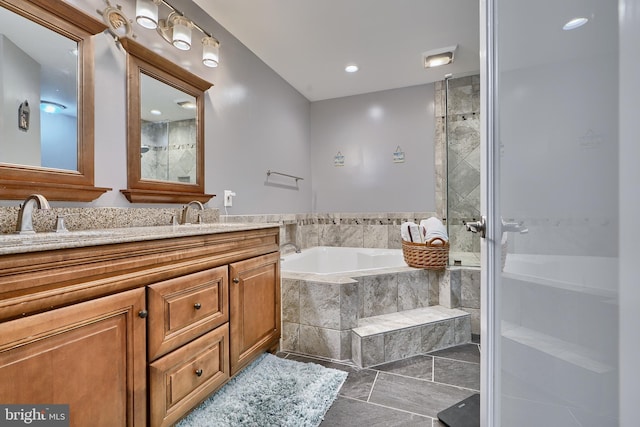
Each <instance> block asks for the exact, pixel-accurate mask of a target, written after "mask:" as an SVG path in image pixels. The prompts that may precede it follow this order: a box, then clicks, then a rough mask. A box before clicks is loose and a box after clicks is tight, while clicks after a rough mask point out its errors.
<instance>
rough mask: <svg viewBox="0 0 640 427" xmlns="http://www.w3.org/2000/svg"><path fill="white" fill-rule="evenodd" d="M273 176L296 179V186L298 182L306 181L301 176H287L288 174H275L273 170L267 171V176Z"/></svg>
mask: <svg viewBox="0 0 640 427" xmlns="http://www.w3.org/2000/svg"><path fill="white" fill-rule="evenodd" d="M271 174H273V175H281V176H286V177H287V178H292V179H295V180H296V184H297V183H298V181H300V180H304V178H301V177H299V176H295V175H289V174H287V173H282V172H275V171H272V170H268V171H267V176H271Z"/></svg>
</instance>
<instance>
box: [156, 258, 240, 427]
mask: <svg viewBox="0 0 640 427" xmlns="http://www.w3.org/2000/svg"><path fill="white" fill-rule="evenodd" d="M228 275H229V273H228V269H227V266H226V265H225V266H221V267H217V268H212V269H207V270H205V271H200V272H197V273H193V274H188V275H185V276H181V277H177V278H175V279H171V280H166V281H164V282H160V283H156V284H153V285H151V286H149V287H148V290H147V302H148V305H149V339H148V347H147V350H148V355H149V362H150V365H149V412H150V414H149V419H150V425H152V426H167V425H171V424H173V423H174V422H175V421H177V420H178V419H179V418H180V417H182V416H183V415H184V414H185V413H187V412H188V411H189V410H190V409H191V408H192V407H193V406H195V405H196V404H197V403H198V402H200V401H201V400H204V399H205V398H206V397H207V396H209V395H210V394H211V393H212V392H213V391H215V390H216V389H218V388H219V387H220V386H221V385H222V384H224V383H225V382H226V381H227V380H228V379H229V324H228V320H229V298H228ZM161 356H162V357H161Z"/></svg>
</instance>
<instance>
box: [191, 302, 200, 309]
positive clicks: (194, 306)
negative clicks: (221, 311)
mask: <svg viewBox="0 0 640 427" xmlns="http://www.w3.org/2000/svg"><path fill="white" fill-rule="evenodd" d="M193 308H195V309H196V310H200V309H201V308H202V304H200V303H199V302H197V303H195V304H193Z"/></svg>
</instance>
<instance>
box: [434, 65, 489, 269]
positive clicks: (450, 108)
mask: <svg viewBox="0 0 640 427" xmlns="http://www.w3.org/2000/svg"><path fill="white" fill-rule="evenodd" d="M436 99H437V105H436V122H437V129H438V132H437V134H436V151H437V153H436V158H437V159H438V166H439V171H440V173H441V175H440V179H439V180H438V184H439V188H438V189H437V194H438V196H439V197H438V202H439V203H438V215H439V216H441V217H442V218H444V219H446V224H447V232H448V234H449V242H450V245H451V246H450V263H451V264H454V263H455V264H460V265H465V266H479V265H480V237H479V236H478V235H477V234H473V233H469V232H468V231H467V230H466V227H465V223H466V222H475V221H478V220H479V219H480V76H479V75H472V76H464V77H447V78H445V80H443V81H441V82H438V83H437V84H436Z"/></svg>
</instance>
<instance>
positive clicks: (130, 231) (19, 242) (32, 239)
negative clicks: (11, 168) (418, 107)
mask: <svg viewBox="0 0 640 427" xmlns="http://www.w3.org/2000/svg"><path fill="white" fill-rule="evenodd" d="M261 226H265V225H264V224H242V223H209V224H184V225H158V226H148V227H129V228H108V229H99V230H81V231H66V232H40V233H33V234H1V235H0V254H10V253H19V252H33V251H41V250H51V249H64V248H73V247H81V246H94V245H106V244H112V243H123V242H133V241H143V240H154V239H163V238H174V237H180V236H192V235H200V234H214V233H220V232H229V231H236V230H246V229H247V228H260V227H261Z"/></svg>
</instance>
